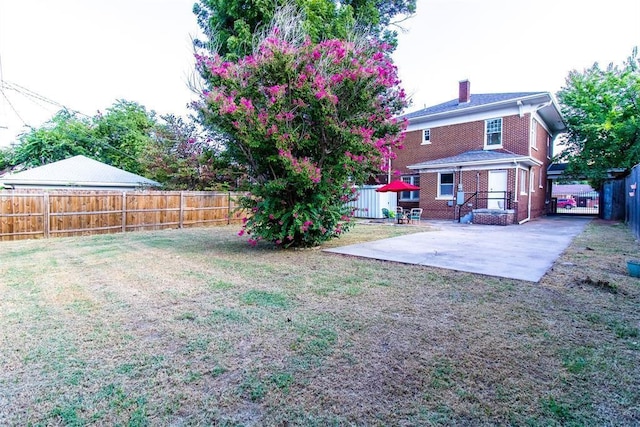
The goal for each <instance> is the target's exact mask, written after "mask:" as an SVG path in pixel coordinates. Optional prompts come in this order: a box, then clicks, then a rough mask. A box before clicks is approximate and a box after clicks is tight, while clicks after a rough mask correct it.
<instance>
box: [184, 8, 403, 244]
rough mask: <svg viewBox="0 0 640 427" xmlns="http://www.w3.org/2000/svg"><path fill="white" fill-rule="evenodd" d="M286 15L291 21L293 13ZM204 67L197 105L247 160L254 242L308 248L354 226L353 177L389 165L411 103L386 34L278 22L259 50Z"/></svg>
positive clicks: (205, 60) (205, 62) (238, 157)
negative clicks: (319, 33)
mask: <svg viewBox="0 0 640 427" xmlns="http://www.w3.org/2000/svg"><path fill="white" fill-rule="evenodd" d="M295 21H296V20H295V19H294V20H290V21H289V22H295ZM198 64H199V67H200V71H201V74H202V75H203V76H208V82H207V84H208V85H207V86H208V87H209V90H207V91H205V92H204V94H203V96H202V99H201V101H200V102H199V103H198V104H197V105H196V108H197V109H198V110H199V112H200V119H201V122H202V124H203V125H204V126H205V127H208V128H210V129H215V130H219V131H222V132H223V133H224V134H225V135H226V136H227V137H228V138H229V143H228V152H229V153H230V154H231V156H232V158H233V159H234V160H235V162H236V163H237V164H242V165H247V168H248V173H249V177H250V179H251V186H250V188H249V190H250V195H247V196H245V197H243V198H242V199H241V204H242V206H243V207H244V208H245V209H247V210H248V211H250V212H251V215H250V216H249V217H248V218H246V222H245V225H244V228H243V230H242V231H241V233H244V232H246V233H248V234H251V235H252V237H251V239H250V243H252V244H255V243H257V241H258V240H260V239H264V240H266V241H270V242H273V243H275V244H276V245H278V246H284V247H288V246H298V247H308V246H315V245H318V244H320V243H321V242H323V241H326V240H328V239H331V238H333V237H336V236H339V235H340V234H341V233H342V232H344V231H346V230H348V229H349V228H350V227H351V225H352V222H351V218H352V215H353V211H352V210H351V208H350V207H348V206H347V202H349V201H351V200H353V199H354V197H355V193H356V190H355V185H357V184H361V183H364V182H366V181H367V180H368V179H369V178H370V177H372V176H374V175H375V174H377V173H379V172H380V170H381V169H383V168H385V167H386V164H387V159H388V158H390V157H392V156H393V149H394V148H396V147H398V146H399V144H400V141H401V131H402V129H403V123H399V122H398V121H397V120H396V119H395V118H394V117H395V115H396V114H398V113H399V112H400V111H401V110H402V109H403V108H404V107H405V106H406V102H405V98H404V92H403V91H402V90H401V89H400V88H399V86H398V85H399V80H398V78H397V74H396V71H397V70H396V68H395V66H394V65H393V63H392V61H391V59H390V57H389V52H388V51H385V49H384V47H383V46H381V44H380V43H377V42H375V41H372V40H365V39H357V40H355V41H352V42H345V41H340V40H335V39H334V40H327V41H323V42H321V43H317V44H316V43H312V42H311V41H310V40H309V38H308V37H305V36H304V31H303V30H302V29H301V28H300V27H297V28H281V27H278V26H276V27H274V29H273V30H272V31H271V33H269V34H267V35H266V36H265V38H264V39H263V40H262V41H261V42H260V43H259V44H258V46H257V48H256V53H255V55H250V56H247V57H245V58H242V59H240V60H239V61H237V62H227V61H225V60H224V59H222V58H221V57H220V56H218V55H215V54H214V55H213V56H212V57H200V58H199V63H198Z"/></svg>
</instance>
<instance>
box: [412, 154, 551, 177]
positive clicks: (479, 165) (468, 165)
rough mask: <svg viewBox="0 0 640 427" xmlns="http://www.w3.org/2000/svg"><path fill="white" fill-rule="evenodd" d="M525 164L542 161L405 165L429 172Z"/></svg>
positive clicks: (538, 163)
mask: <svg viewBox="0 0 640 427" xmlns="http://www.w3.org/2000/svg"><path fill="white" fill-rule="evenodd" d="M523 164H524V165H527V166H541V165H542V162H540V161H538V160H536V159H534V158H532V157H514V158H513V159H512V160H509V161H506V160H504V159H500V160H484V161H476V162H465V163H464V164H462V165H461V164H460V163H441V164H436V165H426V166H419V165H410V166H407V169H411V170H417V171H419V172H420V173H429V172H442V171H443V170H444V171H451V170H463V171H464V170H490V169H513V168H514V167H522V165H523Z"/></svg>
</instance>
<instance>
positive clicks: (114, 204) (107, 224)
mask: <svg viewBox="0 0 640 427" xmlns="http://www.w3.org/2000/svg"><path fill="white" fill-rule="evenodd" d="M233 201H234V197H233V195H232V193H228V192H224V193H219V192H202V191H198V192H196V191H156V192H125V191H120V192H117V191H87V190H77V191H75V190H65V191H51V192H43V191H41V190H38V191H36V190H3V191H0V241H2V240H16V239H25V238H37V237H45V238H48V237H55V236H73V235H84V234H101V233H114V232H116V233H117V232H126V231H134V230H159V229H163V228H176V227H178V228H182V227H185V226H189V227H198V226H206V225H218V224H219V225H227V224H229V223H240V220H239V218H238V219H233V218H232V216H231V211H232V209H233V207H234V206H233Z"/></svg>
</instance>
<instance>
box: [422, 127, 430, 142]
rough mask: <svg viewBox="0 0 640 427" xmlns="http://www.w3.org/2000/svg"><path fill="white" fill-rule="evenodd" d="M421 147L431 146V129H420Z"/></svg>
mask: <svg viewBox="0 0 640 427" xmlns="http://www.w3.org/2000/svg"><path fill="white" fill-rule="evenodd" d="M421 144H422V145H425V144H431V129H422V143H421Z"/></svg>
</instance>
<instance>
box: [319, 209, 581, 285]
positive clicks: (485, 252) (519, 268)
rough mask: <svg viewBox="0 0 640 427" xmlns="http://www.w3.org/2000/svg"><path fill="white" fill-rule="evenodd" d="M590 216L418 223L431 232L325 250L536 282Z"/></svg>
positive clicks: (578, 232) (579, 231)
mask: <svg viewBox="0 0 640 427" xmlns="http://www.w3.org/2000/svg"><path fill="white" fill-rule="evenodd" d="M590 220H591V218H589V217H586V218H585V217H562V216H554V217H545V218H541V219H536V220H533V221H530V222H527V223H525V224H522V225H510V226H497V225H476V224H458V223H453V222H446V221H423V223H424V224H427V225H430V226H432V227H433V228H434V231H427V232H423V233H415V234H409V235H405V236H399V237H393V238H390V239H383V240H376V241H373V242H367V243H359V244H355V245H349V246H343V247H339V248H333V249H326V250H325V251H326V252H332V253H337V254H343V255H352V256H358V257H365V258H375V259H380V260H385V261H395V262H401V263H405V264H418V265H426V266H431V267H439V268H446V269H450V270H458V271H465V272H469V273H478V274H486V275H489V276H497V277H506V278H509V279H518V280H527V281H531V282H538V281H539V280H540V279H541V278H542V276H544V274H545V273H546V272H547V270H548V269H549V268H550V267H551V266H552V265H553V263H554V262H555V260H556V259H557V257H558V256H559V255H560V254H562V252H563V251H564V250H565V249H566V248H567V246H569V244H570V243H571V241H572V240H573V238H574V237H575V236H576V235H578V234H580V233H581V232H582V231H583V230H584V227H585V226H586V225H587V224H588V223H589V221H590Z"/></svg>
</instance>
